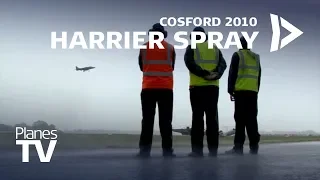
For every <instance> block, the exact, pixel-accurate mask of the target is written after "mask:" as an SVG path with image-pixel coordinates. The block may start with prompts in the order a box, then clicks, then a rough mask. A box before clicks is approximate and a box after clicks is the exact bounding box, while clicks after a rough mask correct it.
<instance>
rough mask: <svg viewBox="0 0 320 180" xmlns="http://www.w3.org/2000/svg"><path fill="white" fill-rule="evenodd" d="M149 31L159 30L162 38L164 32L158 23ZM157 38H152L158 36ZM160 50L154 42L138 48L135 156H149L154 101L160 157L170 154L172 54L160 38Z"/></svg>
mask: <svg viewBox="0 0 320 180" xmlns="http://www.w3.org/2000/svg"><path fill="white" fill-rule="evenodd" d="M150 31H156V32H161V33H163V34H164V38H166V37H167V31H165V30H164V27H163V26H162V25H160V23H156V24H154V25H153V27H152V29H150V30H149V32H150ZM158 38H159V37H155V39H158ZM161 44H162V45H163V47H164V49H160V48H159V47H157V45H155V46H154V48H153V49H152V48H150V47H149V42H147V43H145V45H146V46H147V48H146V49H140V53H139V66H140V70H141V71H142V72H143V82H142V91H141V105H142V129H141V135H140V141H139V149H140V151H139V153H138V155H137V156H139V157H149V156H150V152H151V146H152V139H153V128H154V117H155V112H156V111H155V110H156V105H157V104H158V112H159V126H160V133H161V137H162V149H163V156H164V157H174V156H175V154H174V153H173V148H172V113H173V71H174V64H175V58H176V53H175V49H174V47H173V46H172V45H171V44H169V43H168V42H166V41H165V40H163V41H162V42H161Z"/></svg>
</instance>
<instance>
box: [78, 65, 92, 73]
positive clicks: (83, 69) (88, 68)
mask: <svg viewBox="0 0 320 180" xmlns="http://www.w3.org/2000/svg"><path fill="white" fill-rule="evenodd" d="M94 68H95V67H92V66H88V67H83V68H78V66H76V71H83V72H85V71H89V70H90V69H94Z"/></svg>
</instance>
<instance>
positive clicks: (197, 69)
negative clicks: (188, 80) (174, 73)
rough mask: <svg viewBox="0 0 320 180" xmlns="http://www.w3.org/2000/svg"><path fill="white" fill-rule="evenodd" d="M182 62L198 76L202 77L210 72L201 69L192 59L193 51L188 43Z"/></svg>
mask: <svg viewBox="0 0 320 180" xmlns="http://www.w3.org/2000/svg"><path fill="white" fill-rule="evenodd" d="M184 62H185V64H186V66H187V68H188V70H189V71H190V72H191V73H192V74H194V75H196V76H199V77H202V78H204V77H205V76H208V75H210V72H209V71H207V70H204V69H202V68H201V67H200V66H199V65H197V64H196V62H195V61H194V52H193V49H191V45H189V46H188V47H187V49H186V52H185V54H184Z"/></svg>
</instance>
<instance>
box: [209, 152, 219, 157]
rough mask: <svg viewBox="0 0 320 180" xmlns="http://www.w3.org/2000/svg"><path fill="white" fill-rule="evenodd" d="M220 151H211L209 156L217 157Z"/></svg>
mask: <svg viewBox="0 0 320 180" xmlns="http://www.w3.org/2000/svg"><path fill="white" fill-rule="evenodd" d="M217 156H218V151H209V157H217Z"/></svg>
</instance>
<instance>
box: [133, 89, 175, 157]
mask: <svg viewBox="0 0 320 180" xmlns="http://www.w3.org/2000/svg"><path fill="white" fill-rule="evenodd" d="M156 104H158V112H159V126H160V127H159V128H160V133H161V137H162V149H163V150H164V151H172V111H173V91H172V90H170V89H144V90H142V91H141V105H142V129H141V135H140V142H139V147H140V150H141V151H144V152H150V150H151V146H152V138H153V128H154V118H155V113H156Z"/></svg>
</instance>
